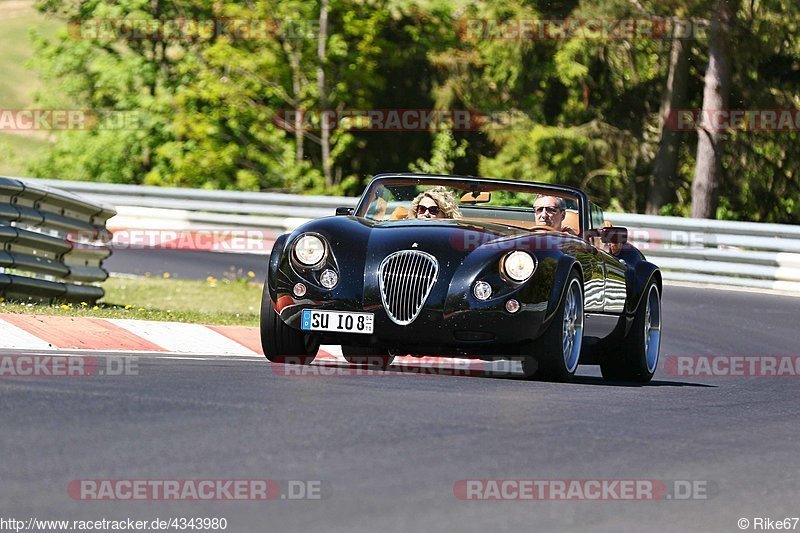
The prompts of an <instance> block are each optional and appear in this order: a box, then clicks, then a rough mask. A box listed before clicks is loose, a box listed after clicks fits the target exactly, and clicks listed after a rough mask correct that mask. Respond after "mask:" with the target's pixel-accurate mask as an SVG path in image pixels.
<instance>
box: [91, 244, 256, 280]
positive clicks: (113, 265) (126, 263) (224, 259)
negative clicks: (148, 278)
mask: <svg viewBox="0 0 800 533" xmlns="http://www.w3.org/2000/svg"><path fill="white" fill-rule="evenodd" d="M268 262H269V256H268V255H254V254H237V253H211V252H205V251H189V250H170V249H165V248H145V249H124V248H117V249H115V250H114V253H113V254H111V257H109V258H108V259H107V260H106V261H104V262H103V267H104V268H106V269H108V271H109V272H113V273H119V274H135V275H138V276H144V275H146V274H147V273H148V272H149V273H151V274H153V275H156V276H159V275H161V274H163V273H164V272H169V273H170V275H171V276H172V277H178V278H186V279H206V278H207V277H208V276H214V277H215V278H219V279H222V278H224V277H225V276H232V277H240V278H241V277H245V276H247V272H248V271H252V272H254V273H255V274H256V278H255V279H258V280H261V281H263V280H264V278H265V277H266V275H267V264H268Z"/></svg>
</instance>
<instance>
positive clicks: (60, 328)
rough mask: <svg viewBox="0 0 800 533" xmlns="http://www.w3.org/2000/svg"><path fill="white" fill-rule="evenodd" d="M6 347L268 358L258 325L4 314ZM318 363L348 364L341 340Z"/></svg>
mask: <svg viewBox="0 0 800 533" xmlns="http://www.w3.org/2000/svg"><path fill="white" fill-rule="evenodd" d="M3 350H13V351H15V352H18V351H35V352H56V353H64V354H67V353H69V352H75V351H80V352H81V353H83V352H90V353H91V352H97V353H101V352H102V353H109V352H116V353H120V354H130V355H136V354H151V355H165V356H166V355H169V356H181V355H183V356H193V355H198V356H201V355H202V356H226V357H234V358H235V357H251V358H252V357H259V358H263V357H264V355H263V351H262V349H261V337H260V332H259V328H256V327H245V326H206V325H200V324H185V323H181V322H158V321H151V320H127V319H114V318H86V317H60V316H49V315H22V314H0V355H1V354H2V352H3ZM187 358H191V357H187ZM314 362H315V363H323V364H326V363H327V364H330V363H334V362H335V363H338V364H343V365H348V363H347V361H345V359H344V358H343V357H342V350H341V347H340V346H335V345H327V346H321V347H320V350H319V352H318V353H317V357H316V359H315V361H314ZM518 365H519V363H517V362H515V361H499V362H496V363H488V362H487V363H483V362H480V361H475V360H470V359H460V358H449V357H447V358H442V357H422V358H417V357H397V358H395V363H394V366H401V367H402V366H408V367H419V368H431V367H435V368H436V369H437V370H443V371H446V370H448V369H453V370H456V371H464V370H465V369H466V370H475V371H480V370H487V371H491V370H496V371H508V370H511V371H512V372H513V371H515V370H514V369H517V370H519V367H518Z"/></svg>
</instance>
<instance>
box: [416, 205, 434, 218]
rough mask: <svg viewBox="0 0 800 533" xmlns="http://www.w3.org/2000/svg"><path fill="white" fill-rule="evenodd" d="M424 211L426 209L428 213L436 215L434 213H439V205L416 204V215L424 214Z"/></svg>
mask: <svg viewBox="0 0 800 533" xmlns="http://www.w3.org/2000/svg"><path fill="white" fill-rule="evenodd" d="M425 211H427V212H428V213H430V214H431V215H433V216H436V215H438V214H439V206H438V205H418V206H417V214H418V215H423V214H425Z"/></svg>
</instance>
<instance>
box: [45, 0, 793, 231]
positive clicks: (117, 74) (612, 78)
mask: <svg viewBox="0 0 800 533" xmlns="http://www.w3.org/2000/svg"><path fill="white" fill-rule="evenodd" d="M38 8H39V9H40V10H41V11H42V12H44V13H47V14H48V15H51V16H55V17H60V18H61V19H62V20H64V21H67V20H77V19H97V18H197V19H212V18H242V19H244V18H246V19H271V20H276V21H279V22H281V25H280V27H278V29H277V30H276V31H273V32H271V33H270V34H269V36H268V38H264V39H254V40H247V39H231V38H228V37H225V36H220V37H217V38H214V39H206V40H203V39H198V40H190V39H186V40H167V41H165V40H160V39H158V38H154V39H145V40H139V41H136V40H131V41H127V40H113V39H106V40H103V39H75V38H74V36H72V35H70V33H69V31H68V30H67V29H64V30H63V31H62V32H61V33H60V34H59V35H58V37H57V38H56V39H45V38H43V37H41V36H39V37H36V39H35V47H36V60H35V66H36V67H37V68H38V69H39V71H40V72H41V74H42V75H43V77H44V78H45V79H46V81H47V82H48V85H47V88H46V89H45V90H43V91H42V92H41V93H40V95H39V101H38V104H37V105H39V106H40V107H45V106H47V107H68V108H76V107H77V108H86V109H107V110H135V111H137V112H140V113H142V114H143V115H146V117H147V120H146V121H144V123H143V126H142V127H141V128H136V129H129V130H108V129H106V130H104V129H101V128H93V129H90V130H88V131H74V132H61V133H59V134H58V135H57V136H56V137H57V138H56V141H55V143H54V144H53V146H52V148H51V150H50V151H49V153H48V154H47V156H46V157H45V158H43V159H41V160H39V161H36V162H34V163H33V164H32V166H31V172H33V173H34V174H37V175H42V176H47V177H53V176H58V177H63V178H71V179H87V180H98V181H112V182H122V183H147V184H153V185H170V186H187V187H204V188H219V189H243V190H267V189H269V190H287V191H293V192H309V193H314V194H359V193H360V192H361V190H362V188H363V185H364V183H365V180H366V179H367V178H368V177H369V176H370V175H372V174H374V173H376V172H381V171H402V170H405V169H411V170H414V171H422V172H430V173H460V174H477V173H480V174H482V175H488V176H493V177H497V178H512V179H520V180H537V181H544V182H553V183H564V184H570V185H576V186H579V187H583V188H585V189H586V190H587V191H588V192H589V193H590V195H592V196H594V197H595V199H596V200H597V201H598V202H599V203H601V204H603V205H606V206H610V207H611V208H612V209H619V210H627V211H642V210H643V209H644V206H645V202H646V199H647V195H648V191H649V188H650V187H651V182H652V175H653V166H654V160H655V158H656V153H657V149H658V144H659V140H660V136H661V131H660V120H659V116H658V115H659V107H660V102H661V99H662V96H663V94H664V91H665V85H666V83H667V69H668V61H669V56H670V49H671V44H670V43H671V41H670V40H669V39H666V38H630V39H590V38H583V37H581V36H573V37H572V38H567V39H561V40H559V39H524V38H523V39H516V38H497V37H503V35H502V32H501V30H500V29H499V28H501V27H502V23H503V21H511V22H513V21H519V20H547V19H565V18H572V19H592V18H595V19H606V20H609V19H614V20H618V19H652V18H654V17H656V18H657V17H663V20H665V21H669V20H673V18H680V19H683V20H693V21H694V22H695V23H696V24H698V25H699V27H702V26H703V24H704V23H707V20H708V18H709V17H710V15H711V7H710V3H708V2H701V1H699V0H659V1H658V2H657V1H655V0H636V1H631V0H599V1H598V0H559V1H552V0H511V1H509V2H505V3H496V2H489V1H486V0H477V1H474V2H473V1H470V2H467V1H466V0H459V1H456V2H450V1H444V0H330V13H329V19H330V29H329V34H328V36H327V41H326V44H327V46H326V50H327V53H326V54H325V57H323V58H322V59H321V60H320V58H318V56H317V51H318V44H319V43H318V34H317V33H316V32H315V31H313V30H315V29H316V28H317V26H316V25H315V24H314V22H315V21H316V20H317V18H318V17H319V12H320V5H319V2H317V1H311V0H258V1H253V2H244V3H242V2H233V1H228V0H221V1H218V2H214V3H207V2H200V1H199V0H173V1H172V2H169V3H167V2H164V1H163V0H146V1H145V0H115V1H113V2H112V1H110V0H89V1H83V2H80V3H65V2H60V1H57V0H42V1H40V2H39V3H38ZM798 20H800V5H798V4H797V2H796V1H795V0H759V1H755V2H745V3H743V5H742V7H741V9H740V11H739V12H738V13H737V16H736V24H735V27H734V29H733V30H732V32H731V33H732V34H731V35H729V36H728V38H729V39H731V40H732V42H735V43H736V54H735V58H734V65H733V80H734V82H733V85H734V90H733V94H732V95H731V99H730V101H731V106H732V107H734V108H738V109H798V108H800V94H798V87H800V83H799V82H800V39H799V38H798V37H800V36H798V32H800V23H798ZM480 21H484V22H485V24H483V25H482V24H479V23H480ZM490 23H493V24H494V25H493V26H492V24H490ZM476 27H477V28H478V30H479V31H475V30H476ZM297 28H304V29H305V31H303V32H300V33H301V34H300V35H298V34H297V32H296V31H294V33H293V32H292V31H289V30H291V29H294V30H297ZM687 42H688V43H689V47H688V50H689V51H688V59H689V65H690V67H689V69H690V71H689V78H690V79H689V84H688V87H689V88H688V98H687V101H686V106H685V107H686V108H689V109H698V108H700V107H701V106H702V92H703V76H704V74H705V68H706V64H707V61H708V51H707V42H706V40H705V38H704V37H703V36H702V35H698V36H695V38H692V39H690V40H689V41H687ZM320 68H321V69H323V71H324V73H325V77H326V92H327V95H326V100H327V104H328V108H329V109H335V110H339V111H341V110H369V109H439V110H472V111H477V112H479V113H480V114H483V115H490V114H493V113H499V114H502V115H503V116H504V117H506V119H507V121H506V122H504V123H503V124H501V125H498V123H496V122H491V121H488V122H486V123H484V124H483V126H481V127H480V128H478V129H477V130H476V129H469V130H459V129H455V128H453V129H444V130H440V131H434V132H426V131H407V132H386V131H365V130H359V129H354V128H348V127H347V126H346V125H344V124H339V125H337V127H336V128H335V129H333V131H332V137H331V163H332V168H333V174H334V176H333V177H334V179H333V180H332V181H333V185H332V186H331V187H327V186H326V185H325V179H324V178H323V176H322V151H321V149H320V135H319V130H318V129H315V128H317V127H316V126H315V125H314V122H313V121H310V122H309V123H308V124H306V125H305V126H304V127H303V128H301V129H300V130H299V131H297V130H296V129H294V128H292V127H291V125H290V124H286V123H285V121H284V120H283V117H285V113H286V112H289V111H292V112H301V113H306V114H310V115H314V114H318V113H320V112H321V111H324V110H322V109H320V92H319V87H318V85H317V72H318V69H320ZM309 124H310V125H309ZM799 135H800V134H798V132H797V131H794V132H752V131H737V132H730V133H729V135H728V137H727V142H726V143H725V145H724V147H723V149H724V154H725V155H724V160H723V161H724V162H723V167H724V175H723V180H722V184H721V205H720V209H719V211H718V213H717V216H718V217H720V218H738V219H750V220H762V221H774V222H794V223H797V222H800V201H798V200H797V198H798V197H800V194H798V193H800V191H798V188H799V187H800V185H798V184H800V179H799V178H800V177H799V176H798V169H800V150H797V148H796V147H797V145H798V140H800V139H798V136H799ZM696 139H697V134H696V133H695V132H685V133H681V134H680V140H681V145H680V149H679V150H678V157H679V165H678V167H677V168H678V170H677V172H676V175H675V176H672V177H671V178H670V182H669V185H670V191H671V198H670V199H669V201H668V203H667V204H665V205H663V206H662V207H661V212H662V213H664V214H675V215H686V214H687V213H688V206H689V203H690V201H691V198H690V195H691V183H692V179H693V171H694V157H695V149H694V146H695V144H696Z"/></svg>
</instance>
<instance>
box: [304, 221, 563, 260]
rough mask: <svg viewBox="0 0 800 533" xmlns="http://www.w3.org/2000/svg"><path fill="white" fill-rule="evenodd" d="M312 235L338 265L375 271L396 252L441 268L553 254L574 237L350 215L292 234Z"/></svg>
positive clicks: (471, 223)
mask: <svg viewBox="0 0 800 533" xmlns="http://www.w3.org/2000/svg"><path fill="white" fill-rule="evenodd" d="M306 231H312V232H317V233H320V234H321V235H323V236H325V237H326V238H327V239H328V241H329V242H330V243H331V247H332V250H333V253H334V254H335V255H336V258H337V261H338V262H339V263H342V264H341V266H342V267H344V266H345V265H346V264H347V265H352V266H353V267H356V268H357V266H358V265H364V266H367V265H369V266H373V265H375V263H380V261H381V260H383V258H385V257H386V256H387V255H389V254H391V253H394V252H397V251H399V250H419V251H423V252H427V253H429V254H431V255H433V256H435V257H436V258H437V259H438V260H439V262H440V266H442V267H444V269H445V270H448V267H452V266H453V265H458V264H461V263H463V261H464V259H465V258H466V257H467V256H469V255H476V256H480V257H485V256H487V255H492V256H496V255H499V254H503V253H506V252H508V251H511V250H513V249H522V250H526V251H531V252H536V251H545V250H555V249H557V248H558V244H557V243H558V242H560V241H562V240H563V239H565V238H573V237H570V236H568V235H566V234H564V233H559V232H531V231H528V230H525V229H522V228H515V227H512V226H507V225H504V224H494V223H491V222H482V221H473V220H432V221H424V220H402V221H392V222H376V221H372V220H368V219H365V218H360V217H354V216H337V217H328V218H322V219H317V220H314V221H312V222H309V223H307V224H304V225H303V226H301V227H300V228H298V229H297V230H296V231H295V232H294V235H295V236H296V235H299V234H300V233H302V232H306Z"/></svg>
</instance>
